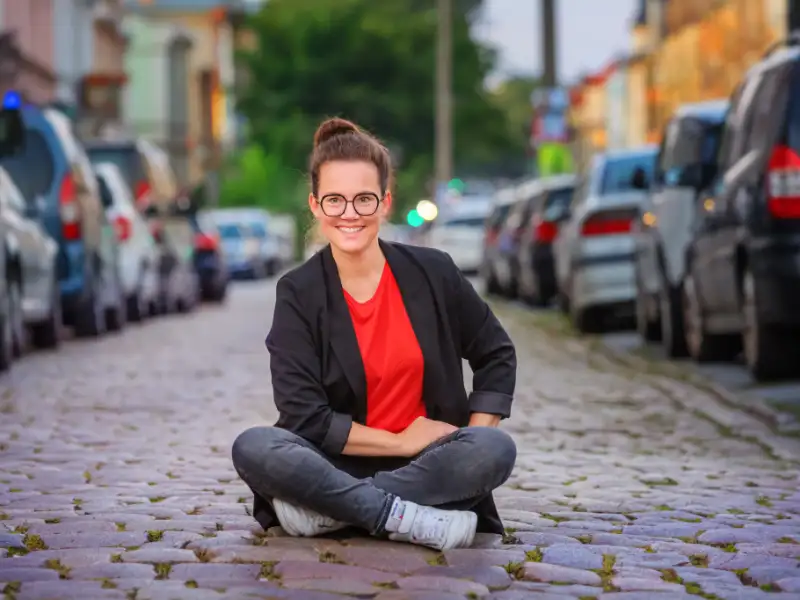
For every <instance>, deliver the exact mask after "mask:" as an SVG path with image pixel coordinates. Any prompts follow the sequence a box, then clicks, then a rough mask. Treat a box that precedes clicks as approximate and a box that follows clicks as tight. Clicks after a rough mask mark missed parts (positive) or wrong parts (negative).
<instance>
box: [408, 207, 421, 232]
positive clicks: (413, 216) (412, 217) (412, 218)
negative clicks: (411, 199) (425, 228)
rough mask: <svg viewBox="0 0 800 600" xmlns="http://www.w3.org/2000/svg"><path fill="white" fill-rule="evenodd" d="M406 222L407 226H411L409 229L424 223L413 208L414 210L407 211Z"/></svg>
mask: <svg viewBox="0 0 800 600" xmlns="http://www.w3.org/2000/svg"><path fill="white" fill-rule="evenodd" d="M406 222H407V223H408V224H409V225H411V227H419V226H420V225H422V224H423V223H425V219H423V218H422V215H420V214H419V213H418V212H417V209H416V208H414V209H412V210H410V211H408V215H407V216H406Z"/></svg>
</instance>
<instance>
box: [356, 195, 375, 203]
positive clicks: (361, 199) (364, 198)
mask: <svg viewBox="0 0 800 600" xmlns="http://www.w3.org/2000/svg"><path fill="white" fill-rule="evenodd" d="M377 199H378V198H377V196H373V195H372V194H361V195H360V196H356V202H358V203H359V204H372V203H373V202H375V201H376V200H377Z"/></svg>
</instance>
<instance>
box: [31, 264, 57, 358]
mask: <svg viewBox="0 0 800 600" xmlns="http://www.w3.org/2000/svg"><path fill="white" fill-rule="evenodd" d="M50 293H51V295H52V298H51V299H50V314H49V315H48V317H47V319H46V320H45V321H42V322H41V323H34V324H33V325H31V327H30V329H29V331H30V339H31V344H32V345H33V347H34V348H42V349H45V348H48V349H52V348H57V347H58V346H59V344H61V339H62V337H63V327H64V325H63V315H62V312H61V289H60V287H59V284H58V281H57V280H56V281H54V282H53V283H52V284H51V292H50Z"/></svg>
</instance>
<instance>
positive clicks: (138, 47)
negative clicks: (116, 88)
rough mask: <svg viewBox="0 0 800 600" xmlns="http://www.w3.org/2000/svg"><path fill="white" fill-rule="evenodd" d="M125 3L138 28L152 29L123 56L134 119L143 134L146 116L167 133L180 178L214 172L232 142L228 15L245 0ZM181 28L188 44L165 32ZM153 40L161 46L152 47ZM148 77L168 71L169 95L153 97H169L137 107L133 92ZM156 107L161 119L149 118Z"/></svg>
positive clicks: (140, 91)
mask: <svg viewBox="0 0 800 600" xmlns="http://www.w3.org/2000/svg"><path fill="white" fill-rule="evenodd" d="M127 6H128V7H129V10H130V13H131V14H132V15H133V17H134V18H135V19H136V20H137V21H136V22H137V25H136V27H137V30H138V31H140V32H141V33H143V34H144V32H143V31H142V29H143V28H144V29H147V28H149V29H150V35H149V36H147V35H145V38H144V39H142V40H141V41H134V40H132V42H131V48H130V51H129V55H130V56H129V59H128V64H129V65H130V68H131V71H132V73H131V77H132V78H135V79H132V80H131V84H130V85H131V88H132V89H131V91H130V93H129V95H128V96H129V100H128V102H127V106H128V107H129V108H130V109H131V110H136V111H137V114H136V116H135V117H134V116H132V117H131V123H132V125H133V126H134V127H135V128H136V131H138V132H139V133H140V134H141V135H145V136H146V137H147V134H146V133H145V130H146V129H147V127H144V125H145V123H144V121H146V120H149V121H151V123H150V129H155V130H158V131H159V133H158V137H161V138H162V139H163V136H164V134H165V133H166V134H167V138H168V139H169V140H170V141H169V146H170V148H171V150H170V154H171V155H172V156H173V157H175V158H176V159H177V160H179V161H183V162H185V173H183V175H181V174H180V173H177V174H178V177H179V179H180V180H181V181H182V183H183V184H185V185H188V186H194V185H196V184H198V183H200V182H201V181H205V180H206V179H207V178H208V176H209V174H212V173H214V172H216V170H217V169H218V168H219V167H220V166H221V163H222V158H223V156H224V154H225V152H226V151H229V150H231V149H233V148H234V147H235V144H236V119H235V113H234V106H235V101H234V98H233V94H232V90H233V88H234V78H235V69H234V42H235V35H234V33H235V32H234V25H233V19H232V16H238V15H240V14H241V13H242V12H243V10H244V8H243V4H242V3H241V2H240V1H238V0H227V1H225V0H149V1H148V2H146V3H142V2H135V1H132V0H128V4H127ZM178 30H179V31H181V32H182V36H183V38H184V39H185V40H191V49H190V51H188V52H185V53H183V52H177V51H175V46H174V44H173V41H172V38H171V37H170V36H171V35H172V34H170V33H168V32H169V31H178ZM156 31H159V32H160V33H159V34H158V40H153V39H152V38H153V36H155V35H156ZM153 41H155V42H156V46H157V47H158V48H159V49H156V48H154V47H152V44H151V42H153ZM184 47H185V46H184ZM147 48H149V49H147ZM167 54H169V57H167ZM153 69H158V70H153ZM148 77H150V78H152V77H157V78H158V79H160V80H162V81H163V80H164V78H165V77H167V80H166V82H167V83H166V84H165V85H167V87H168V88H169V89H167V90H166V92H167V97H166V99H164V98H162V99H161V100H156V99H151V103H152V102H153V101H158V102H161V103H162V104H163V103H164V102H166V103H167V106H166V107H163V106H162V109H161V110H160V111H158V112H156V113H152V112H148V113H144V112H143V111H142V110H137V109H135V108H134V104H135V103H136V102H135V101H134V100H133V99H134V98H137V99H140V98H141V97H142V96H143V95H146V94H150V93H151V90H150V87H149V84H148ZM133 88H135V89H133ZM179 105H181V106H182V109H181V114H178V111H177V108H178V106H179ZM154 114H160V115H161V117H160V118H161V121H162V122H161V123H160V124H156V123H152V121H153V120H154V119H153V117H152V115H154ZM165 120H166V122H165ZM184 128H185V131H184ZM153 141H156V142H158V141H159V140H157V139H154V140H153ZM161 143H162V145H163V144H164V142H163V141H162V142H161ZM176 144H182V148H178V147H177V146H176ZM180 153H184V157H183V158H180V157H179V156H178V155H179V154H180ZM178 170H179V169H178V168H177V167H176V171H178ZM181 170H184V169H183V168H181Z"/></svg>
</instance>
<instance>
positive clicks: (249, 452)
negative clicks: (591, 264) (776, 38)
mask: <svg viewBox="0 0 800 600" xmlns="http://www.w3.org/2000/svg"><path fill="white" fill-rule="evenodd" d="M310 174H311V194H310V196H309V206H310V208H311V211H312V213H313V214H314V217H315V218H316V222H317V226H318V227H319V228H320V231H321V233H322V234H323V235H324V236H325V237H326V238H327V240H328V241H329V244H328V245H327V246H325V247H324V248H323V249H322V250H320V251H319V252H318V253H317V254H315V255H314V256H312V257H311V258H310V259H308V260H307V261H306V262H305V263H304V264H302V265H300V266H299V267H297V268H295V269H294V270H292V271H290V272H288V273H286V274H285V275H283V276H282V277H281V278H280V280H279V281H278V284H277V288H276V292H275V293H276V298H275V313H274V317H273V321H272V327H271V329H270V332H269V335H268V336H267V348H268V350H269V353H270V357H271V363H270V370H271V374H272V386H273V394H274V400H275V404H276V406H277V408H278V412H279V415H280V416H279V419H278V422H277V423H276V425H275V426H274V427H254V428H251V429H248V430H246V431H244V432H243V433H242V434H240V435H239V437H238V438H237V439H236V441H235V442H234V444H233V450H232V454H233V464H234V466H235V468H236V470H237V472H238V473H239V475H240V476H241V478H242V479H243V480H244V481H245V483H247V485H248V486H249V487H250V488H251V489H252V490H253V492H254V494H255V506H254V510H253V515H254V517H255V518H256V519H257V520H258V522H259V523H260V524H261V525H262V526H263V527H264V528H265V529H267V528H269V527H272V526H274V525H278V524H279V525H281V527H282V528H283V529H284V530H285V531H286V532H287V533H288V534H290V535H296V536H315V535H320V534H324V533H328V532H332V531H335V530H338V529H342V528H344V527H346V526H355V527H358V528H360V529H363V530H365V531H366V532H368V533H369V534H371V535H374V536H378V537H388V538H389V539H392V540H396V541H404V542H411V543H414V544H420V545H423V546H429V547H431V548H436V549H446V548H457V547H466V546H469V545H471V544H472V541H473V538H474V536H475V533H476V531H481V532H487V533H502V532H503V527H502V523H501V522H500V518H499V516H498V514H497V509H496V508H495V505H494V501H493V499H492V491H493V490H494V489H496V488H497V487H499V486H500V485H502V484H503V483H504V482H505V481H506V480H507V479H508V477H509V476H510V474H511V471H512V469H513V467H514V462H515V460H516V446H515V445H514V442H513V440H512V439H511V437H510V436H509V435H508V434H506V433H505V432H503V431H501V430H499V429H497V425H498V424H499V422H500V420H501V419H503V418H506V417H508V416H509V414H510V410H511V401H512V396H513V393H514V386H515V383H516V353H515V350H514V345H513V344H512V342H511V340H510V339H509V337H508V335H507V334H506V332H505V330H504V329H503V327H502V326H501V325H500V322H499V321H498V320H497V318H496V317H495V316H494V314H493V313H492V311H491V310H490V309H489V307H488V306H487V305H486V303H485V302H484V301H483V300H482V299H481V298H480V296H479V295H478V294H477V293H476V291H475V290H474V288H473V287H472V285H471V284H470V283H469V282H468V281H467V280H466V279H465V278H464V277H463V275H462V274H461V272H460V271H459V269H458V268H457V267H456V265H455V263H454V262H453V261H452V259H451V258H450V257H449V256H448V255H447V254H445V253H443V252H441V251H438V250H435V249H430V248H423V247H416V246H408V245H404V244H396V243H388V242H384V241H380V240H379V239H378V231H379V228H380V224H381V221H382V220H384V219H385V217H386V216H387V214H388V212H389V210H390V208H391V204H392V196H391V192H390V191H389V184H390V179H391V166H390V160H389V153H388V152H387V151H386V149H385V148H384V147H383V145H381V144H380V143H379V142H378V141H377V140H376V139H375V138H374V137H372V136H371V135H369V134H368V133H366V132H364V131H362V130H360V129H359V128H357V127H356V126H355V125H353V124H352V123H349V122H348V121H344V120H342V119H331V120H329V121H326V122H324V123H323V124H322V125H321V126H320V128H319V130H318V131H317V134H316V136H315V139H314V150H313V153H312V156H311V165H310ZM462 359H467V361H468V362H469V364H470V366H471V368H472V370H473V373H474V375H473V390H472V392H470V393H469V394H467V393H466V390H465V388H464V377H463V372H462Z"/></svg>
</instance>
